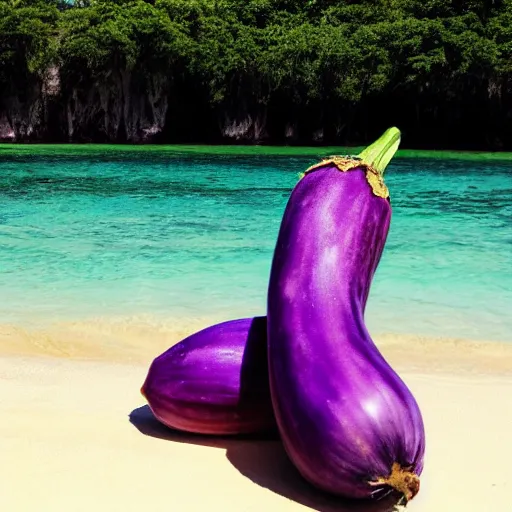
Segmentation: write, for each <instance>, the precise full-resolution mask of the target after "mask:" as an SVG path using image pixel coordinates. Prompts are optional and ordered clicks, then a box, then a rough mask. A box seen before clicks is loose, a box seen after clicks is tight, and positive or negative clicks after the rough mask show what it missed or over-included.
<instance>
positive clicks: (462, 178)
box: [0, 146, 512, 341]
mask: <svg viewBox="0 0 512 512" xmlns="http://www.w3.org/2000/svg"><path fill="white" fill-rule="evenodd" d="M332 151H336V150H333V149H332V148H316V149H305V148H299V149H294V148H285V149H283V150H281V151H280V150H279V149H276V148H257V149H254V148H252V149H251V148H243V147H239V148H236V147H235V148H230V149H228V150H223V149H222V148H215V147H214V148H186V147H182V148H180V147H176V148H169V147H167V148H162V147H127V148H124V147H115V146H114V147H112V146H83V147H80V146H47V147H45V146H34V147H30V146H19V147H18V146H0V324H4V325H5V324H8V325H14V326H20V327H23V328H27V327H36V326H43V325H48V324H51V323H58V322H67V321H80V322H94V321H107V322H108V321H110V320H112V321H114V320H115V321H116V322H120V321H125V320H126V321H130V319H133V318H145V319H146V320H147V321H149V322H151V321H154V322H170V323H172V322H173V321H174V320H176V321H177V322H179V321H181V320H182V319H190V318H196V319H197V318H215V319H217V320H221V319H232V318H236V317H242V316H253V315H263V314H265V304H266V287H267V282H268V277H269V271H270V264H271V258H272V253H273V250H274V244H275V240H276V236H277V232H278V229H279V224H280V221H281V216H282V213H283V211H284V207H285V205H286V201H287V199H288V197H289V194H290V192H291V190H292V188H293V186H294V185H295V183H296V182H297V180H298V174H299V173H300V172H301V171H303V170H304V169H305V168H307V167H308V166H309V165H311V164H313V163H316V162H317V161H318V160H319V159H320V157H322V156H325V155H326V154H330V153H331V152H332ZM338 151H339V148H338ZM508 158H509V157H508ZM511 162H512V160H510V159H508V160H507V158H505V157H503V160H502V159H500V158H499V157H496V155H485V154H480V155H468V154H461V155H457V154H451V153H449V154H443V153H438V154H437V153H432V154H429V153H425V152H422V153H419V152H417V153H415V152H403V153H402V155H398V157H397V158H395V160H393V162H392V163H391V164H390V166H389V167H388V169H387V171H386V184H387V185H388V187H389V190H390V195H391V202H392V207H393V215H392V220H391V229H390V232H389V236H388V240H387V243H386V247H385V250H384V253H383V256H382V259H381V262H380V264H379V267H378V269H377V272H376V274H375V278H374V281H373V285H372V289H371V293H370V298H369V302H368V306H367V310H366V322H367V326H368V328H369V330H370V332H371V333H372V334H373V333H375V334H377V333H390V334H393V333H396V334H415V335H424V336H432V337H441V338H463V339H473V340H484V341H485V340H490V341H492V340H496V341H512V313H511V312H512V164H511Z"/></svg>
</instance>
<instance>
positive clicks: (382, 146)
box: [358, 127, 400, 177]
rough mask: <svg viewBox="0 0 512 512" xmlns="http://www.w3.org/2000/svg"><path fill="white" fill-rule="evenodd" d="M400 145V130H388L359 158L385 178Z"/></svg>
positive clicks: (362, 152)
mask: <svg viewBox="0 0 512 512" xmlns="http://www.w3.org/2000/svg"><path fill="white" fill-rule="evenodd" d="M399 145H400V130H399V129H398V128H395V127H392V128H388V129H387V130H386V131H385V132H384V134H383V135H381V136H380V137H379V138H378V139H377V140H376V141H375V142H374V143H373V144H370V145H369V146H368V147H367V148H366V149H364V150H363V151H361V153H359V155H358V157H359V158H360V159H361V160H362V161H363V162H364V163H365V164H367V165H370V166H372V167H373V168H374V169H376V170H377V171H378V173H379V174H380V176H381V177H382V176H384V171H385V170H386V167H387V166H388V164H389V162H390V161H391V159H392V158H393V156H394V155H395V153H396V151H397V150H398V146H399Z"/></svg>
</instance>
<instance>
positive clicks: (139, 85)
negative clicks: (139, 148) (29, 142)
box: [63, 71, 168, 143]
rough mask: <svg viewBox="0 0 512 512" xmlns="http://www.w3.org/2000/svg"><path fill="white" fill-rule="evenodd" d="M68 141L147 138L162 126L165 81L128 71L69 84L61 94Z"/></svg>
mask: <svg viewBox="0 0 512 512" xmlns="http://www.w3.org/2000/svg"><path fill="white" fill-rule="evenodd" d="M63 103H64V106H65V123H64V124H65V127H66V130H65V133H64V134H63V136H64V137H65V138H66V139H67V140H68V141H69V142H71V141H79V142H93V141H100V142H118V143H122V142H129V143H138V142H151V141H152V140H154V139H155V138H156V137H157V136H158V134H160V132H161V131H162V130H163V128H164V126H165V119H166V114H167V108H168V84H167V79H166V78H165V77H162V76H152V77H150V78H149V79H146V80H144V81H138V80H137V79H136V77H134V76H133V75H132V74H131V73H130V72H129V71H122V72H119V73H112V74H111V75H110V76H108V77H106V78H105V80H102V81H94V82H92V83H89V84H84V85H81V86H79V87H73V88H72V89H71V90H70V91H69V92H68V93H67V94H66V95H65V96H64V98H63Z"/></svg>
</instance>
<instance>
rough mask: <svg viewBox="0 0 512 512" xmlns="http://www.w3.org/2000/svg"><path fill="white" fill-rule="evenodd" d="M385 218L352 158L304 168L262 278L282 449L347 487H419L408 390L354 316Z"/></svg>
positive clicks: (317, 481) (420, 446) (317, 477)
mask: <svg viewBox="0 0 512 512" xmlns="http://www.w3.org/2000/svg"><path fill="white" fill-rule="evenodd" d="M390 220H391V206H390V203H389V201H388V200H387V199H385V198H382V197H377V196H375V195H374V194H372V191H371V188H370V186H369V184H368V181H367V179H366V177H365V173H364V172H363V171H362V170H360V169H357V168H356V169H352V170H349V171H347V172H340V170H339V169H338V168H336V167H335V166H333V165H330V166H329V165H327V166H326V167H322V168H319V169H316V170H314V171H313V172H311V173H309V174H306V175H305V177H304V178H303V179H302V180H301V181H300V182H299V183H298V184H297V185H296V187H295V188H294V190H293V191H292V194H291V196H290V199H289V201H288V204H287V206H286V208H285V212H284V215H283V219H282V222H281V227H280V231H279V235H278V239H277V243H276V248H275V251H274V258H273V261H272V268H271V276H270V282H269V289H268V305H267V322H268V361H269V378H270V390H271V397H272V402H273V406H274V412H275V415H276V419H277V424H278V428H279V432H280V435H281V438H282V440H283V443H284V446H285V449H286V451H287V453H288V455H289V457H290V459H291V460H292V462H293V463H294V465H295V466H296V467H297V469H298V470H299V472H300V473H301V474H302V475H303V476H304V477H305V478H306V479H307V480H308V481H309V482H310V483H312V484H313V485H314V486H316V487H317V488H319V489H323V490H325V491H328V492H330V493H333V494H336V495H340V496H344V497H348V498H370V497H372V498H377V497H379V496H382V495H384V494H385V493H387V492H390V491H391V490H392V488H394V489H396V490H398V491H400V492H401V493H403V495H404V497H405V498H406V499H411V498H412V497H414V494H415V493H416V492H417V491H418V489H419V479H418V476H419V475H420V474H421V471H422V469H423V457H424V450H425V433H424V427H423V420H422V417H421V413H420V410H419V408H418V405H417V403H416V401H415V399H414V397H413V395H412V394H411V392H410V390H409V389H408V388H407V386H406V385H405V384H404V382H403V381H402V380H401V379H400V377H399V376H398V375H397V374H396V372H395V371H394V370H393V369H392V368H391V366H390V365H389V364H388V363H387V362H386V361H385V359H384V357H383V356H382V355H381V353H380V352H379V350H378V349H377V347H376V346H375V344H374V343H373V341H372V339H371V337H370V335H369V333H368V331H367V329H366V326H365V324H364V308H365V305H366V299H367V297H368V293H369V290H370V285H371V281H372V278H373V275H374V272H375V270H376V268H377V265H378V263H379V261H380V258H381V255H382V251H383V249H384V245H385V241H386V238H387V235H388V231H389V226H390Z"/></svg>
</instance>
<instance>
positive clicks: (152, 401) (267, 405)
mask: <svg viewBox="0 0 512 512" xmlns="http://www.w3.org/2000/svg"><path fill="white" fill-rule="evenodd" d="M266 337H267V319H266V317H255V318H243V319H240V320H231V321H227V322H223V323H220V324H216V325H213V326H210V327H207V328H206V329H203V330H201V331H199V332H196V333H195V334H192V335H191V336H189V337H187V338H185V339H184V340H183V341H181V342H179V343H177V344H176V345H173V346H172V347H171V348H169V349H168V350H167V351H165V352H164V353H163V354H161V355H160V356H158V357H157V358H156V359H155V360H154V361H153V362H152V363H151V365H150V367H149V371H148V374H147V376H146V379H145V381H144V384H143V385H142V388H141V393H142V394H143V395H144V396H145V398H146V400H147V401H148V405H149V407H150V408H151V410H152V412H153V414H154V415H155V417H156V418H157V419H158V420H159V421H160V422H161V423H163V424H164V425H166V426H168V427H170V428H174V429H178V430H183V431H186V432H193V433H198V434H216V435H231V434H252V433H260V432H266V431H269V432H270V431H276V429H277V427H276V423H275V417H274V413H273V410H272V401H271V399H270V389H269V379H268V366H267V345H266Z"/></svg>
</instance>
